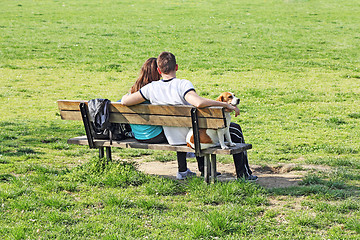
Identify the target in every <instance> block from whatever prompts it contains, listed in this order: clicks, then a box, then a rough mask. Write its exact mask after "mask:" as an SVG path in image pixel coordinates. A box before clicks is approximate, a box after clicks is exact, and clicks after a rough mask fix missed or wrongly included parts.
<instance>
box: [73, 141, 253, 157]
mask: <svg viewBox="0 0 360 240" xmlns="http://www.w3.org/2000/svg"><path fill="white" fill-rule="evenodd" d="M68 143H69V144H77V145H88V141H87V138H86V136H80V137H75V138H70V139H69V140H68ZM95 145H96V146H97V147H119V148H141V149H152V150H162V151H176V152H195V151H194V149H192V148H189V147H187V146H186V145H176V146H172V145H169V144H146V143H140V142H138V141H136V140H135V139H125V140H122V141H113V144H112V145H110V141H109V140H95ZM251 148H252V145H251V144H245V143H237V144H236V146H235V147H230V148H229V149H221V148H220V147H214V148H208V149H204V150H202V151H201V152H202V153H203V154H225V155H233V154H236V153H240V152H243V151H245V150H248V149H251Z"/></svg>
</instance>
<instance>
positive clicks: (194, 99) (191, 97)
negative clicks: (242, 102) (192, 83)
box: [185, 91, 240, 117]
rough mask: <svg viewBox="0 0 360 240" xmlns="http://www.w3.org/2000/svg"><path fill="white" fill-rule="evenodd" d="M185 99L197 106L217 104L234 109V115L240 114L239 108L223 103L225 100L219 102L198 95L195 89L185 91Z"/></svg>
mask: <svg viewBox="0 0 360 240" xmlns="http://www.w3.org/2000/svg"><path fill="white" fill-rule="evenodd" d="M185 100H186V101H187V102H188V103H190V104H191V105H193V106H194V107H197V108H204V107H210V106H219V107H225V108H227V109H228V110H230V111H235V117H236V116H238V115H239V114H240V110H239V108H238V107H236V106H233V105H231V104H228V103H225V102H219V101H215V100H211V99H207V98H203V97H200V96H199V95H198V94H197V93H196V92H195V91H190V92H188V93H186V95H185Z"/></svg>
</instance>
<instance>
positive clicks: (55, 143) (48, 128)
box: [0, 120, 83, 157]
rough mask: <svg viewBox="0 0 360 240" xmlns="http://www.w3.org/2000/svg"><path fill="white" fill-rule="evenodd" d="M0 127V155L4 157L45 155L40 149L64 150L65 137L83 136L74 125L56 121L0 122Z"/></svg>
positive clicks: (79, 129) (65, 145)
mask: <svg viewBox="0 0 360 240" xmlns="http://www.w3.org/2000/svg"><path fill="white" fill-rule="evenodd" d="M75 125H76V123H75ZM0 127H1V129H2V131H1V132H0V141H1V146H0V155H2V156H5V157H22V156H36V155H39V154H45V153H44V151H41V149H46V148H48V149H55V150H62V149H66V148H68V145H67V143H66V141H65V139H66V138H67V136H73V135H80V134H83V131H82V129H81V128H76V127H74V124H61V122H60V121H58V120H56V121H35V120H24V121H18V120H14V121H1V122H0ZM71 127H72V128H71ZM45 151H46V150H45Z"/></svg>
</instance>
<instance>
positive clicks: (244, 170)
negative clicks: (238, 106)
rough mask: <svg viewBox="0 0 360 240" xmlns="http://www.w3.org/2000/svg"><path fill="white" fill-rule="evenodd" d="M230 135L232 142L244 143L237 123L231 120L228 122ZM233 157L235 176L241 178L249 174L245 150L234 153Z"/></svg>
mask: <svg viewBox="0 0 360 240" xmlns="http://www.w3.org/2000/svg"><path fill="white" fill-rule="evenodd" d="M230 135H231V140H232V141H233V142H235V143H245V139H244V136H243V133H242V130H241V127H240V125H239V124H236V123H233V122H232V123H230ZM233 158H234V164H235V170H236V175H237V177H238V178H241V177H249V176H251V174H252V171H251V170H250V166H249V162H248V157H247V152H246V151H244V152H242V153H238V154H234V155H233Z"/></svg>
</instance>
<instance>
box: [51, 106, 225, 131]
mask: <svg viewBox="0 0 360 240" xmlns="http://www.w3.org/2000/svg"><path fill="white" fill-rule="evenodd" d="M57 102H58V106H59V110H60V115H61V119H64V120H82V117H81V112H80V107H79V105H80V103H86V104H87V101H72V100H58V101H57ZM193 108H194V107H193V106H186V105H176V106H169V105H152V104H139V105H135V106H131V107H128V106H124V105H122V104H121V103H118V102H112V103H111V105H110V122H114V123H130V124H141V125H160V126H171V127H192V118H191V110H192V109H193ZM197 116H198V124H199V127H200V128H211V129H219V128H224V127H225V126H226V120H225V115H224V109H223V107H208V108H201V109H197Z"/></svg>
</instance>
